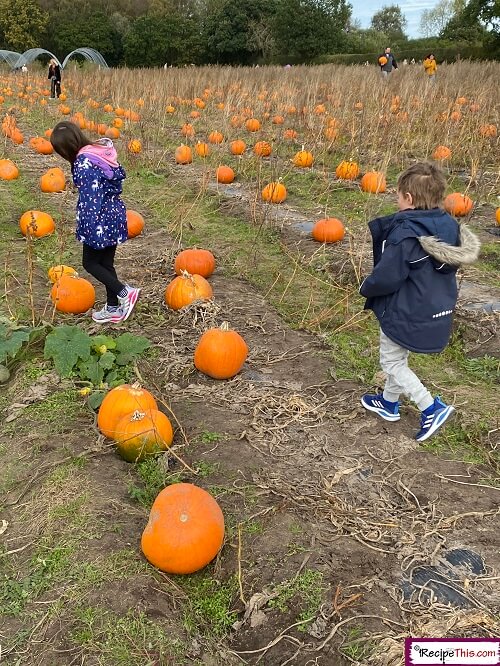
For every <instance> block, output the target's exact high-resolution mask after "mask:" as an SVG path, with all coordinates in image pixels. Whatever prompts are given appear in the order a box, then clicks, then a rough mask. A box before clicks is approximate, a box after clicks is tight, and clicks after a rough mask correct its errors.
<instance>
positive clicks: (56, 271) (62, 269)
mask: <svg viewBox="0 0 500 666" xmlns="http://www.w3.org/2000/svg"><path fill="white" fill-rule="evenodd" d="M47 274H48V276H49V280H50V281H51V282H52V284H54V283H55V282H57V281H58V280H59V279H60V278H62V276H63V275H78V274H77V272H76V271H75V269H74V268H71V266H65V265H64V264H59V265H58V266H52V267H51V268H49V270H48V271H47Z"/></svg>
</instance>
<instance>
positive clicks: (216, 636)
mask: <svg viewBox="0 0 500 666" xmlns="http://www.w3.org/2000/svg"><path fill="white" fill-rule="evenodd" d="M499 68H500V65H498V64H494V63H470V62H461V63H458V64H454V65H449V66H442V67H440V69H439V72H438V79H437V82H436V85H435V86H429V84H428V82H427V80H426V79H425V76H424V74H423V73H422V72H420V71H419V69H418V68H414V67H412V66H408V67H406V68H404V67H401V68H400V70H399V71H398V72H397V73H396V74H394V75H393V76H392V78H391V80H390V81H389V84H388V85H383V84H382V82H381V81H380V80H379V78H378V76H377V74H378V73H377V72H376V71H373V70H372V69H371V68H366V67H348V68H347V67H345V68H344V67H333V66H321V67H314V68H306V67H297V68H295V67H294V68H291V69H289V70H288V69H282V68H264V67H263V68H255V69H245V68H239V69H233V68H215V67H213V68H212V67H210V68H199V69H198V68H186V69H179V70H175V69H172V70H166V71H164V70H161V71H153V70H144V71H141V70H127V69H120V70H109V71H86V72H85V71H78V70H77V71H72V72H71V73H67V74H66V75H65V77H64V93H65V96H66V99H64V100H60V102H55V101H50V100H49V99H48V98H47V92H46V90H45V89H44V87H45V81H44V79H43V77H42V76H40V77H38V76H37V75H36V74H33V75H30V77H28V78H21V77H20V76H19V77H13V76H11V75H10V74H7V73H5V74H4V75H1V74H0V110H1V112H2V118H5V117H10V118H11V117H14V118H15V119H16V123H17V126H18V128H19V130H20V131H21V132H22V134H23V135H24V141H23V142H22V143H19V144H14V143H13V142H12V141H11V139H10V138H9V137H8V136H6V135H5V133H4V135H3V136H2V138H1V148H0V159H2V158H7V159H10V160H12V161H13V162H15V164H16V165H17V166H18V168H19V171H20V175H19V178H17V179H16V180H12V181H5V180H0V230H1V231H0V266H1V270H2V273H3V279H2V281H1V282H0V288H1V297H2V306H1V307H2V319H1V320H0V333H1V338H0V353H1V354H3V357H2V358H4V359H5V360H4V363H5V364H6V365H7V366H8V368H9V371H10V379H9V380H8V381H7V382H6V383H4V384H3V385H2V387H1V393H0V408H1V409H2V425H1V437H0V469H1V472H0V540H1V541H0V645H1V656H2V659H1V660H0V662H1V663H6V664H12V665H16V666H17V665H21V664H27V665H28V664H29V665H33V666H35V665H36V666H42V665H43V666H59V665H61V666H63V665H64V666H69V665H76V664H85V665H87V666H94V665H95V666H132V665H134V666H135V665H137V666H166V665H172V666H174V665H175V666H181V665H184V664H186V665H188V664H189V665H191V664H194V665H197V666H201V665H202V664H203V665H211V666H225V665H226V664H235V665H236V664H261V665H264V666H278V665H279V666H285V664H294V665H297V666H306V665H307V666H313V665H317V666H331V665H335V666H337V665H338V666H346V665H347V664H358V665H360V666H365V665H374V666H399V665H400V664H402V663H403V647H404V640H403V639H404V637H405V636H406V635H408V634H411V635H416V636H469V637H477V636H495V635H496V636H498V631H499V629H500V627H499V622H498V617H499V607H498V594H497V587H498V585H497V583H498V573H497V572H498V567H499V565H500V562H499V556H498V514H499V499H500V495H499V491H500V474H499V459H498V448H499V445H500V424H499V416H498V414H499V407H500V401H499V398H498V391H499V383H500V365H499V364H500V356H499V349H500V346H499V315H498V308H499V303H500V273H499V257H500V242H499V235H498V229H500V227H498V226H497V224H496V221H495V211H496V209H497V208H498V207H499V205H500V200H499V193H500V171H499V168H500V151H499V142H498V141H499V140H498V132H497V128H498V126H499V120H500V119H499V116H498V109H499V108H500V106H499V104H498V86H497V84H496V82H497V81H498V76H499ZM65 107H66V108H65ZM193 112H194V113H193ZM62 118H70V119H73V120H74V121H76V122H78V123H79V124H81V125H82V126H85V128H86V130H85V131H87V132H88V134H89V136H90V137H91V138H94V139H95V138H97V136H98V132H100V133H104V132H105V131H107V130H108V128H109V127H112V126H113V127H115V129H116V130H117V132H118V135H117V138H116V140H115V144H116V147H117V149H118V153H119V158H120V161H121V162H122V163H123V164H124V166H125V169H126V172H127V179H126V181H125V187H124V195H123V198H124V201H125V203H126V205H127V208H130V209H134V210H136V211H138V212H140V213H141V214H142V215H143V216H144V219H145V221H146V225H145V229H144V231H143V233H142V234H141V235H139V236H137V237H136V238H133V239H131V240H130V241H129V242H127V243H125V244H124V245H122V246H120V247H119V249H118V253H117V270H118V273H119V275H123V276H124V279H125V280H126V281H127V282H130V283H132V284H137V285H139V286H140V287H141V288H142V292H141V298H140V300H139V302H138V304H137V306H136V309H135V311H134V314H133V316H132V317H131V318H130V319H129V320H128V321H127V322H126V323H124V324H120V325H118V326H116V327H115V328H112V327H105V328H104V331H103V330H102V328H99V327H98V325H95V324H93V323H92V320H91V319H90V317H89V315H88V314H83V315H63V314H61V313H59V312H57V311H55V310H54V308H53V305H52V302H51V300H50V298H49V292H50V287H51V285H50V283H49V281H48V279H47V270H48V269H49V268H50V267H51V266H53V265H56V264H60V263H64V264H68V265H71V266H73V267H75V268H76V269H77V270H78V271H80V272H81V273H82V274H84V271H83V269H82V268H81V248H80V245H79V244H78V243H77V241H76V240H75V238H74V209H75V204H76V192H75V191H74V189H73V188H72V187H71V186H70V185H69V184H68V186H67V187H66V189H65V190H64V191H63V192H60V193H53V194H47V193H43V192H41V190H40V184H39V180H40V177H41V175H42V173H43V172H44V171H46V170H47V169H48V168H51V167H55V166H59V167H61V168H63V170H64V171H65V173H66V177H67V180H68V183H69V182H70V172H69V169H68V167H67V165H66V164H65V163H63V161H62V160H61V159H60V158H58V157H57V156H55V155H48V156H44V155H40V154H37V153H36V152H35V151H34V150H33V148H32V147H31V146H30V143H29V141H30V139H31V138H33V137H36V136H43V134H44V132H45V131H46V130H47V129H50V128H51V127H53V126H54V125H55V123H56V122H58V121H59V120H60V119H62ZM250 118H255V119H257V120H259V122H260V129H259V130H258V131H256V132H250V131H248V129H247V128H246V122H247V120H248V119H250ZM186 123H190V124H191V125H192V126H193V129H194V132H195V133H194V135H193V136H185V135H184V134H182V128H183V126H184V125H185V124H186ZM328 130H332V131H328ZM333 130H334V131H333ZM214 131H217V132H220V133H221V134H222V135H223V140H222V141H221V142H220V143H211V142H210V141H209V135H210V133H211V132H214ZM115 134H116V133H115ZM287 136H292V138H286V137H287ZM236 139H242V140H243V141H244V142H245V143H246V144H247V148H246V151H245V152H244V153H243V154H242V155H241V156H236V155H233V154H231V152H230V143H231V142H232V141H234V140H236ZM132 140H138V141H140V143H141V146H140V150H138V152H136V153H132V152H131V151H130V148H129V147H128V146H129V142H130V141H132ZM257 141H266V142H268V143H269V144H270V146H271V154H270V156H268V157H265V158H261V157H259V156H257V155H256V154H255V153H254V152H253V147H254V145H255V143H256V142H257ZM198 142H200V143H202V142H203V143H207V144H208V149H209V154H208V155H207V156H206V157H201V156H200V155H198V154H197V152H196V147H197V145H198ZM182 143H185V144H187V145H189V146H191V147H192V149H193V161H192V163H190V164H187V165H181V164H177V163H176V161H175V159H174V151H175V149H176V148H177V147H178V146H179V145H180V144H182ZM439 145H444V146H447V147H448V148H449V149H450V151H451V156H450V158H449V159H447V160H445V161H443V162H441V164H442V167H443V169H444V170H445V173H446V176H447V179H448V191H449V192H455V191H457V192H461V193H464V194H467V195H468V196H469V197H470V198H471V199H472V200H473V202H474V207H473V209H472V211H471V212H470V214H469V215H468V216H467V217H466V219H465V221H466V222H467V223H468V224H469V225H470V226H471V228H472V229H473V230H474V231H475V232H476V233H477V234H478V235H479V237H480V239H481V242H482V251H481V257H480V260H479V261H478V262H477V263H476V264H475V265H474V266H472V267H470V268H468V269H467V270H465V271H460V272H459V274H458V279H459V283H460V297H459V304H458V307H457V312H456V316H455V326H454V334H453V337H452V340H451V342H450V345H449V346H448V348H447V349H446V350H445V351H444V352H443V353H442V354H440V355H430V356H424V355H413V358H412V359H411V365H412V367H414V368H415V369H416V370H417V371H418V373H419V375H420V376H421V377H422V380H423V381H424V382H425V383H427V384H428V385H429V387H430V388H431V389H432V391H433V393H437V394H440V395H442V396H444V398H445V400H447V401H449V402H452V403H453V404H454V405H455V407H456V409H457V415H456V418H455V419H454V421H453V422H452V423H450V425H449V426H447V427H446V428H445V429H443V431H442V434H439V435H438V436H436V437H434V438H433V439H431V440H429V442H427V443H426V444H425V445H423V446H419V445H418V444H417V443H416V442H415V440H414V435H415V432H416V430H417V426H418V418H419V415H418V412H417V411H416V409H415V408H414V407H413V406H412V405H410V404H409V403H404V405H403V409H402V419H401V421H400V422H398V423H396V424H388V423H386V422H381V421H378V420H377V419H376V417H375V416H373V417H372V416H371V415H367V414H366V413H365V412H364V410H363V409H362V407H361V405H360V403H359V398H360V396H361V394H362V393H363V392H364V391H365V390H367V389H372V388H376V387H378V386H380V384H381V382H382V378H381V376H380V373H379V367H378V337H377V336H378V327H377V324H376V322H375V320H374V318H373V317H372V316H371V315H370V314H368V313H367V312H365V311H364V310H363V299H362V298H361V297H360V296H359V294H358V288H359V284H360V282H361V280H362V279H363V276H364V275H366V274H367V272H368V271H369V270H370V268H371V242H370V238H369V234H368V231H367V225H366V223H367V221H368V220H369V219H372V218H373V217H376V216H379V215H385V214H388V213H391V212H393V211H395V210H396V190H395V185H396V180H397V175H398V173H399V172H400V171H401V170H402V169H403V168H405V167H406V166H408V165H409V164H411V163H412V162H414V161H416V160H423V159H433V154H434V151H435V149H436V147H437V146H439ZM302 148H303V149H304V150H306V151H310V152H311V153H312V155H313V157H314V163H313V165H312V166H311V167H310V168H299V167H296V166H294V164H293V161H292V160H293V157H294V155H295V154H296V153H297V152H298V151H300V150H301V149H302ZM344 160H347V161H355V162H357V163H358V164H359V167H360V172H361V174H363V173H365V172H367V171H371V170H376V171H381V172H383V173H384V174H385V175H386V178H387V191H386V192H384V193H378V194H369V193H366V192H364V191H362V190H361V188H360V183H359V178H357V179H355V180H349V181H347V180H342V179H339V178H337V177H336V175H335V170H336V167H337V166H338V164H339V163H340V162H341V161H344ZM220 165H227V166H230V167H232V168H233V170H234V172H235V174H236V178H235V180H234V182H233V183H231V184H227V185H222V184H220V183H218V182H217V180H216V177H215V171H216V168H217V167H218V166H220ZM271 181H280V182H282V183H283V184H284V185H285V186H286V188H287V192H288V197H287V199H286V201H285V202H284V203H282V204H279V205H278V204H268V203H265V202H263V201H262V198H261V191H262V189H263V187H264V186H265V185H266V184H268V183H269V182H271ZM27 210H41V211H46V212H48V213H50V214H51V215H52V216H53V218H54V220H55V232H54V233H53V234H51V235H48V236H46V237H44V238H40V239H33V238H30V237H28V238H25V237H23V236H22V234H21V232H20V230H19V224H18V222H19V218H20V217H21V215H22V214H23V213H24V212H25V211H27ZM325 216H334V217H337V218H340V219H341V220H342V221H343V223H344V225H345V228H346V234H345V237H344V239H343V240H342V241H341V242H338V243H335V244H321V243H318V242H316V241H314V240H313V239H312V237H311V234H310V232H311V228H312V226H313V223H314V222H316V221H317V220H318V219H320V218H322V217H325ZM194 246H196V247H202V248H206V249H209V250H210V251H212V252H213V254H214V255H215V258H216V261H217V268H216V271H215V273H214V274H213V275H212V277H211V278H210V283H211V285H212V287H213V291H214V299H213V301H211V302H209V303H208V304H207V303H205V304H200V303H198V304H195V305H193V306H188V307H187V308H185V309H183V310H180V311H177V312H175V311H172V310H169V309H168V308H167V307H166V305H165V302H164V291H165V288H166V286H167V284H168V283H169V281H170V280H171V279H172V278H173V277H174V271H173V260H174V258H175V256H176V254H177V253H178V251H179V250H180V249H182V248H187V247H194ZM87 277H88V276H87ZM96 292H97V303H98V304H101V303H102V302H103V299H104V290H103V289H102V288H101V286H100V285H97V284H96ZM223 321H227V322H229V324H230V326H231V327H232V328H234V329H235V330H237V331H238V332H239V333H240V334H241V335H242V336H243V337H244V339H245V341H246V342H247V345H248V347H249V357H248V360H247V362H246V364H245V365H244V367H243V370H242V371H241V372H240V373H239V374H238V375H237V376H236V377H234V378H233V379H231V380H226V381H217V380H213V379H210V378H209V377H206V376H205V375H203V374H201V373H200V372H198V371H197V370H196V368H195V366H194V364H193V353H194V349H195V347H196V345H197V342H198V340H199V337H200V335H201V334H202V333H203V332H204V331H205V330H207V329H209V328H211V327H213V326H215V325H217V326H218V325H220V324H221V323H222V322H223ZM62 325H70V326H73V327H78V330H79V331H80V332H84V333H86V334H88V335H90V336H97V335H99V334H102V333H105V334H106V335H107V336H112V337H113V338H117V337H118V336H119V335H120V334H123V333H125V332H127V333H130V334H132V336H134V337H133V339H132V343H130V344H136V343H137V340H140V339H141V338H146V339H147V341H148V342H149V347H148V348H147V349H146V350H145V351H143V352H142V353H139V352H137V354H136V355H135V356H134V355H132V356H130V359H129V360H128V361H127V362H124V363H123V365H121V366H120V367H119V368H118V369H117V373H118V374H117V377H118V380H119V381H127V382H133V381H139V382H140V383H141V384H142V385H143V386H144V387H145V388H147V389H148V390H150V391H151V392H152V393H153V394H154V395H155V397H156V398H157V400H158V402H159V405H160V408H161V410H162V411H164V412H165V413H166V414H167V415H168V416H169V417H170V419H171V421H172V424H173V426H174V430H175V436H174V442H173V446H172V447H171V450H170V452H169V453H165V454H161V455H159V456H151V457H149V458H147V459H146V460H145V461H143V462H138V463H127V462H125V461H124V460H122V459H121V458H120V457H119V456H118V455H117V452H116V450H115V446H114V444H113V442H111V441H109V440H107V439H105V438H104V436H103V435H102V434H101V433H100V432H99V430H98V428H97V423H96V412H95V410H94V409H92V407H91V405H89V403H88V395H87V394H88V393H89V392H90V395H91V396H95V395H97V396H99V395H100V394H102V393H103V392H105V391H106V390H107V388H108V386H106V385H105V384H104V385H102V378H101V377H100V376H99V375H95V376H94V375H90V374H86V375H83V374H82V372H83V371H81V372H80V374H78V373H77V371H76V369H75V370H74V371H73V373H72V374H70V375H69V376H61V375H60V373H58V372H57V367H55V366H54V363H53V360H52V358H51V357H49V356H47V355H44V344H45V342H44V341H45V339H46V338H47V336H48V335H50V334H53V332H54V331H57V330H59V329H60V327H61V326H62ZM71 330H72V331H73V333H74V334H76V333H75V331H76V330H77V329H71ZM16 341H19V344H17V342H16ZM134 341H135V342H134ZM101 342H102V341H101ZM108 344H109V343H108ZM62 346H64V345H62ZM75 368H76V366H75ZM86 372H90V367H88V368H86ZM89 377H92V379H89ZM82 389H83V390H82ZM182 481H184V482H190V483H193V484H196V485H197V486H200V487H202V488H204V489H206V490H207V491H209V492H210V493H211V494H212V496H213V497H215V499H216V500H217V502H218V503H219V505H220V507H221V509H222V511H223V513H224V518H225V539H224V544H223V548H222V550H221V551H220V553H219V554H218V556H217V557H216V558H215V560H214V561H213V562H212V563H211V564H209V565H208V566H207V567H206V568H205V569H203V570H202V571H200V572H198V573H195V574H192V575H186V576H180V575H171V574H166V573H164V572H162V571H160V570H158V569H155V568H153V567H152V566H151V565H150V564H149V563H148V562H147V560H146V559H145V558H144V556H143V555H142V553H141V550H140V538H141V534H142V531H143V529H144V527H145V525H146V523H147V520H148V514H149V510H150V508H151V505H152V503H153V501H154V499H155V497H156V496H157V494H158V493H159V492H160V491H161V490H162V489H163V488H164V487H166V486H168V485H170V484H173V483H178V482H182ZM464 552H466V558H465V559H466V560H467V562H468V564H464V563H463V559H464V558H463V553H464ZM457 561H459V563H458V564H457V563H456V562H457ZM477 562H479V563H480V564H479V565H478V564H477ZM474 563H475V564H474ZM436 581H437V582H436ZM439 581H441V583H440V582H439Z"/></svg>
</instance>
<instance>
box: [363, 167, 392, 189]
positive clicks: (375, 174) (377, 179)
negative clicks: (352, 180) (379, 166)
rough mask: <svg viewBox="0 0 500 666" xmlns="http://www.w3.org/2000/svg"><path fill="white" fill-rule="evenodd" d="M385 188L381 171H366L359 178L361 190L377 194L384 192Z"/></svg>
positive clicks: (385, 184)
mask: <svg viewBox="0 0 500 666" xmlns="http://www.w3.org/2000/svg"><path fill="white" fill-rule="evenodd" d="M386 188H387V183H386V180H385V175H384V174H383V173H382V172H381V171H367V172H366V173H365V175H364V176H363V177H362V178H361V189H362V190H363V192H371V193H372V194H378V193H379V192H385V190H386Z"/></svg>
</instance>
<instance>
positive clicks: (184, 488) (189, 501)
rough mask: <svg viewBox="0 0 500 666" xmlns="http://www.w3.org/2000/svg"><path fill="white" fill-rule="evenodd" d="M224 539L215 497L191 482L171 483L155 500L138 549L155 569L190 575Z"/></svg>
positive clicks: (210, 556) (221, 521) (221, 519)
mask: <svg viewBox="0 0 500 666" xmlns="http://www.w3.org/2000/svg"><path fill="white" fill-rule="evenodd" d="M223 541H224V516H223V515H222V511H221V509H220V507H219V505H218V504H217V502H216V501H215V499H214V498H213V497H212V496H211V495H210V494H209V493H207V491H206V490H203V489H202V488H198V487H197V486H194V485H193V484H191V483H174V484H172V485H170V486H167V487H166V488H164V489H163V490H162V491H161V492H160V494H159V495H158V497H157V498H156V499H155V501H154V503H153V506H152V507H151V512H150V514H149V521H148V524H147V525H146V528H145V530H144V532H143V534H142V539H141V548H142V552H143V553H144V555H145V557H146V558H147V559H148V560H149V562H150V563H151V564H152V565H153V566H155V567H157V568H158V569H161V570H162V571H165V572H167V573H172V574H190V573H194V572H195V571H199V570H200V569H203V567H205V566H206V565H207V564H208V563H209V562H211V561H212V560H213V559H214V557H215V556H216V555H217V553H218V552H219V550H220V549H221V546H222V543H223Z"/></svg>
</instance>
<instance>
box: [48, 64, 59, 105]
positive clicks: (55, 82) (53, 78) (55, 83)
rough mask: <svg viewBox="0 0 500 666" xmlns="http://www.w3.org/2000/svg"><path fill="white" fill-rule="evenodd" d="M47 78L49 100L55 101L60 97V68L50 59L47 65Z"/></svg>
mask: <svg viewBox="0 0 500 666" xmlns="http://www.w3.org/2000/svg"><path fill="white" fill-rule="evenodd" d="M47 78H48V79H49V81H50V98H51V99H55V98H56V97H60V95H61V68H60V67H59V65H58V64H57V61H56V60H54V59H52V60H51V61H50V63H49V73H48V75H47Z"/></svg>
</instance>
